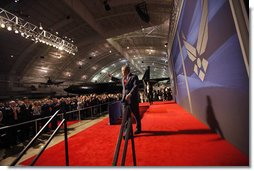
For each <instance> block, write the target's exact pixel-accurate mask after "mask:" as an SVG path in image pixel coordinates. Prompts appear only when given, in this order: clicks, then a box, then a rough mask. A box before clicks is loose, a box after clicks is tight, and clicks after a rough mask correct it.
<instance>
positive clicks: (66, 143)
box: [62, 102, 69, 166]
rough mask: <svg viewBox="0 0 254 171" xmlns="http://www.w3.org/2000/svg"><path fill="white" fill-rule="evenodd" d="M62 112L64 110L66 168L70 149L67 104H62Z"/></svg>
mask: <svg viewBox="0 0 254 171" xmlns="http://www.w3.org/2000/svg"><path fill="white" fill-rule="evenodd" d="M62 110H63V117H64V144H65V163H66V166H69V149H68V134H67V120H66V111H65V102H62Z"/></svg>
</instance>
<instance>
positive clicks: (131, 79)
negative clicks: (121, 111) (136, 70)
mask: <svg viewBox="0 0 254 171" xmlns="http://www.w3.org/2000/svg"><path fill="white" fill-rule="evenodd" d="M122 76H123V78H122V86H123V96H122V97H123V98H122V100H121V102H122V103H124V104H130V108H131V111H132V113H133V114H134V117H135V120H136V131H135V134H140V133H141V119H140V114H139V92H138V76H137V75H135V74H132V73H131V72H130V67H129V66H128V65H124V66H123V67H122Z"/></svg>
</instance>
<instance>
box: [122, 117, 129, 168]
mask: <svg viewBox="0 0 254 171" xmlns="http://www.w3.org/2000/svg"><path fill="white" fill-rule="evenodd" d="M127 122H128V126H127V131H126V135H125V140H124V148H123V157H122V162H121V166H124V164H125V158H126V153H127V147H128V140H129V136H130V130H131V126H132V125H131V118H130V117H129V118H128V121H127Z"/></svg>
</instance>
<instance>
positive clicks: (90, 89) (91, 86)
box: [64, 66, 169, 95]
mask: <svg viewBox="0 0 254 171" xmlns="http://www.w3.org/2000/svg"><path fill="white" fill-rule="evenodd" d="M109 76H110V77H111V81H112V82H108V83H93V82H88V83H82V84H78V85H71V86H69V87H68V88H65V89H64V91H66V92H67V93H72V94H79V95H81V94H93V93H95V94H103V93H122V80H121V79H119V78H116V77H113V76H111V75H109ZM164 80H169V78H168V77H167V78H157V79H150V67H149V66H148V68H147V69H146V71H145V73H144V76H143V78H142V80H139V82H138V85H139V89H140V90H143V89H144V87H146V85H147V83H148V82H149V83H150V84H151V85H154V84H156V83H158V82H159V81H164Z"/></svg>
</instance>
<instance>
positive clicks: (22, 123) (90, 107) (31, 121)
mask: <svg viewBox="0 0 254 171" xmlns="http://www.w3.org/2000/svg"><path fill="white" fill-rule="evenodd" d="M117 102H118V101H115V102H108V103H102V104H98V105H94V106H89V107H85V108H81V109H77V110H72V111H68V112H66V115H69V114H71V113H75V112H78V120H81V111H84V110H88V109H90V113H91V116H90V117H91V118H93V110H92V109H93V108H95V107H100V108H99V111H100V112H99V115H102V114H103V113H105V112H107V111H108V106H109V105H110V104H113V103H117ZM103 105H107V109H106V110H105V111H102V109H101V107H102V106H103ZM57 116H62V118H63V113H59V114H58V115H57ZM51 117H52V116H46V117H43V118H38V119H34V120H30V121H25V122H21V123H17V124H13V125H8V126H3V127H0V130H4V129H8V128H13V127H17V126H21V125H26V124H29V123H33V122H34V123H35V129H36V133H37V132H38V121H41V120H45V119H49V118H51Z"/></svg>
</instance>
